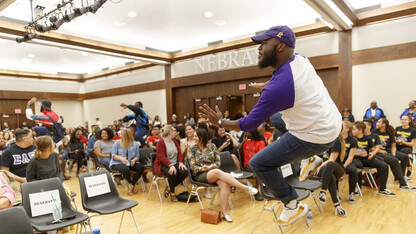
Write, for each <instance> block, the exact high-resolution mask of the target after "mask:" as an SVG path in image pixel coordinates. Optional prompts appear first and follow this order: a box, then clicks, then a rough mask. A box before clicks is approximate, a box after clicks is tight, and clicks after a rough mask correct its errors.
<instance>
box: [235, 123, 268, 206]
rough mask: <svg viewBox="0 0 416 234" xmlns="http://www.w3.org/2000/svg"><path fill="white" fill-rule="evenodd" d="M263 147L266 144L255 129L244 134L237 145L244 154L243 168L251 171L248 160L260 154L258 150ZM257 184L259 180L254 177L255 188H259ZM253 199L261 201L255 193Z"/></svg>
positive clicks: (259, 196)
mask: <svg viewBox="0 0 416 234" xmlns="http://www.w3.org/2000/svg"><path fill="white" fill-rule="evenodd" d="M264 147H266V142H265V141H264V140H263V138H262V137H261V133H260V132H259V131H258V130H257V129H255V130H254V131H252V132H244V136H243V141H242V142H241V143H240V144H239V145H238V148H239V149H241V150H242V152H243V154H244V159H242V160H243V167H244V168H247V169H249V170H250V171H251V168H250V165H249V164H248V163H249V162H250V159H251V158H252V157H253V156H254V155H255V154H257V153H258V152H260V150H262V149H264ZM240 152H241V151H240ZM259 182H260V181H259V179H258V178H257V177H256V182H255V184H254V187H255V188H258V187H259ZM254 198H255V199H256V200H257V201H262V200H263V197H262V196H261V195H260V193H257V194H256V195H255V196H254Z"/></svg>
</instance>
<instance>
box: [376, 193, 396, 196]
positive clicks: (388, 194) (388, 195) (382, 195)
mask: <svg viewBox="0 0 416 234" xmlns="http://www.w3.org/2000/svg"><path fill="white" fill-rule="evenodd" d="M378 195H382V196H386V197H397V195H389V194H384V193H378Z"/></svg>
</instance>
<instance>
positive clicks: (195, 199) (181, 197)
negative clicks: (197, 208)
mask: <svg viewBox="0 0 416 234" xmlns="http://www.w3.org/2000/svg"><path fill="white" fill-rule="evenodd" d="M176 197H177V198H178V201H181V202H187V201H188V197H189V193H188V191H184V192H181V193H179V194H178V195H176ZM189 202H190V203H191V202H198V197H197V196H195V195H192V196H191V198H190V199H189Z"/></svg>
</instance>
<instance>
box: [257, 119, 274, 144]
mask: <svg viewBox="0 0 416 234" xmlns="http://www.w3.org/2000/svg"><path fill="white" fill-rule="evenodd" d="M269 128H270V126H269V124H268V123H262V124H261V125H260V126H258V127H257V130H258V131H259V132H260V133H261V134H263V136H264V138H265V139H266V143H267V142H269V139H270V138H271V137H273V134H272V133H271V132H269V131H268V130H269Z"/></svg>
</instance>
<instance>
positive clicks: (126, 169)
mask: <svg viewBox="0 0 416 234" xmlns="http://www.w3.org/2000/svg"><path fill="white" fill-rule="evenodd" d="M111 169H112V170H116V171H118V172H120V173H121V174H123V176H124V178H125V179H126V180H127V182H129V183H130V184H132V185H135V184H136V183H137V181H138V180H139V179H140V177H141V176H142V174H143V171H144V166H143V165H142V164H140V163H138V162H136V163H135V164H134V166H126V164H114V165H112V166H111ZM131 171H135V172H136V173H135V174H134V177H133V180H132V179H131Z"/></svg>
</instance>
